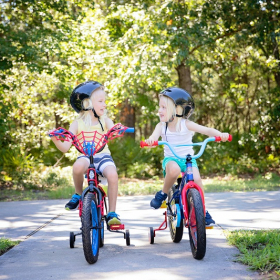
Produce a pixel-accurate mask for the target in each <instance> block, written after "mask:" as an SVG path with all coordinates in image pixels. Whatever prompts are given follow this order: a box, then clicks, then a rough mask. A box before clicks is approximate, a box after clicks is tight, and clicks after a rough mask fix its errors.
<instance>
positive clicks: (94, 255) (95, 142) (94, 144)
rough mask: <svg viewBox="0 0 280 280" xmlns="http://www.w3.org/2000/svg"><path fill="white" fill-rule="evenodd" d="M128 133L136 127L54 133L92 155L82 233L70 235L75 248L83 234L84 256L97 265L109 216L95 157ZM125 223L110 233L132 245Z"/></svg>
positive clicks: (82, 209) (81, 204)
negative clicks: (110, 143)
mask: <svg viewBox="0 0 280 280" xmlns="http://www.w3.org/2000/svg"><path fill="white" fill-rule="evenodd" d="M125 132H129V133H133V132H134V128H128V127H125V126H123V125H122V124H116V125H115V126H114V127H112V128H111V129H110V130H109V131H108V132H107V133H106V134H100V133H98V132H97V131H94V132H84V131H82V132H81V133H79V134H78V135H74V134H73V133H71V132H70V131H68V130H66V129H64V128H61V127H60V128H58V129H57V130H55V131H53V132H52V133H50V136H51V137H52V136H54V137H56V138H57V139H58V140H60V141H68V142H71V143H72V144H73V145H74V146H75V147H76V148H77V150H78V151H79V152H80V153H82V154H84V155H85V156H88V157H89V159H90V165H89V168H88V170H87V174H86V177H87V181H88V186H87V187H86V188H85V189H84V191H83V193H82V196H81V200H80V202H79V216H80V217H81V222H82V226H81V232H79V233H76V234H75V233H74V232H70V248H74V243H75V239H76V236H77V235H82V241H83V250H84V255H85V258H86V260H87V262H88V263H90V264H93V263H95V262H96V261H97V260H98V254H99V247H102V246H103V245H104V222H105V218H106V213H107V203H106V193H105V191H104V190H103V188H102V187H101V186H100V184H99V183H100V176H101V174H100V173H99V172H98V171H97V170H96V169H95V167H94V160H93V159H94V155H95V154H96V153H98V152H101V151H102V150H103V149H104V147H105V145H106V144H107V143H108V142H109V140H112V139H114V138H117V137H121V136H123V135H124V133H125ZM124 229H125V226H124V224H121V225H111V226H107V230H109V231H110V232H115V233H121V234H123V235H124V239H126V245H127V246H129V245H130V234H129V230H126V231H124Z"/></svg>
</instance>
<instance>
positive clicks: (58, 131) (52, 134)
mask: <svg viewBox="0 0 280 280" xmlns="http://www.w3.org/2000/svg"><path fill="white" fill-rule="evenodd" d="M62 132H63V129H58V130H55V131H53V132H52V133H51V134H49V136H50V137H54V136H58V135H59V133H62Z"/></svg>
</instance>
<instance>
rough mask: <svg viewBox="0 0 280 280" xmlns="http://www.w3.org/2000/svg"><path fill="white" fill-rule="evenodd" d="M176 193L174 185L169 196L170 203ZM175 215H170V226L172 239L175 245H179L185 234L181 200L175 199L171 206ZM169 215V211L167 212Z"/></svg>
mask: <svg viewBox="0 0 280 280" xmlns="http://www.w3.org/2000/svg"><path fill="white" fill-rule="evenodd" d="M175 191H176V185H173V186H172V188H171V190H170V191H169V194H168V202H170V201H171V199H172V196H173V194H174V192H175ZM170 207H171V209H172V212H173V214H175V216H171V215H168V225H169V231H170V236H171V239H172V241H173V242H174V243H179V242H180V241H181V240H182V237H183V233H184V224H183V219H182V217H181V210H180V206H179V199H178V198H175V199H173V201H172V202H171V204H170ZM167 213H168V210H167Z"/></svg>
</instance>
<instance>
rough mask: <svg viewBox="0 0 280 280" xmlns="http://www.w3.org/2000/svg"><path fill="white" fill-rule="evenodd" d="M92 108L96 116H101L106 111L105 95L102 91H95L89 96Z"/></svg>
mask: <svg viewBox="0 0 280 280" xmlns="http://www.w3.org/2000/svg"><path fill="white" fill-rule="evenodd" d="M91 101H92V105H93V108H94V110H95V112H96V114H97V115H98V116H102V115H104V113H105V109H106V106H107V105H106V103H105V101H106V93H105V91H104V90H102V89H97V90H96V91H94V92H93V94H92V96H91Z"/></svg>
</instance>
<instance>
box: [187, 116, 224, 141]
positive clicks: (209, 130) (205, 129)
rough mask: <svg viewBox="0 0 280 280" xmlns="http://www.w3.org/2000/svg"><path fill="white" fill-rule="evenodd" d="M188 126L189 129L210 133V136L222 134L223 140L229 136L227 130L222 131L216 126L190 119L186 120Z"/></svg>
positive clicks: (205, 133)
mask: <svg viewBox="0 0 280 280" xmlns="http://www.w3.org/2000/svg"><path fill="white" fill-rule="evenodd" d="M186 127H187V128H188V130H191V131H194V132H198V133H201V134H204V135H208V136H209V137H214V136H220V137H221V140H222V141H223V142H225V141H227V140H228V137H229V134H228V133H226V132H221V131H219V130H217V129H215V128H211V127H207V126H203V125H199V124H197V123H194V122H192V121H189V120H186Z"/></svg>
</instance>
